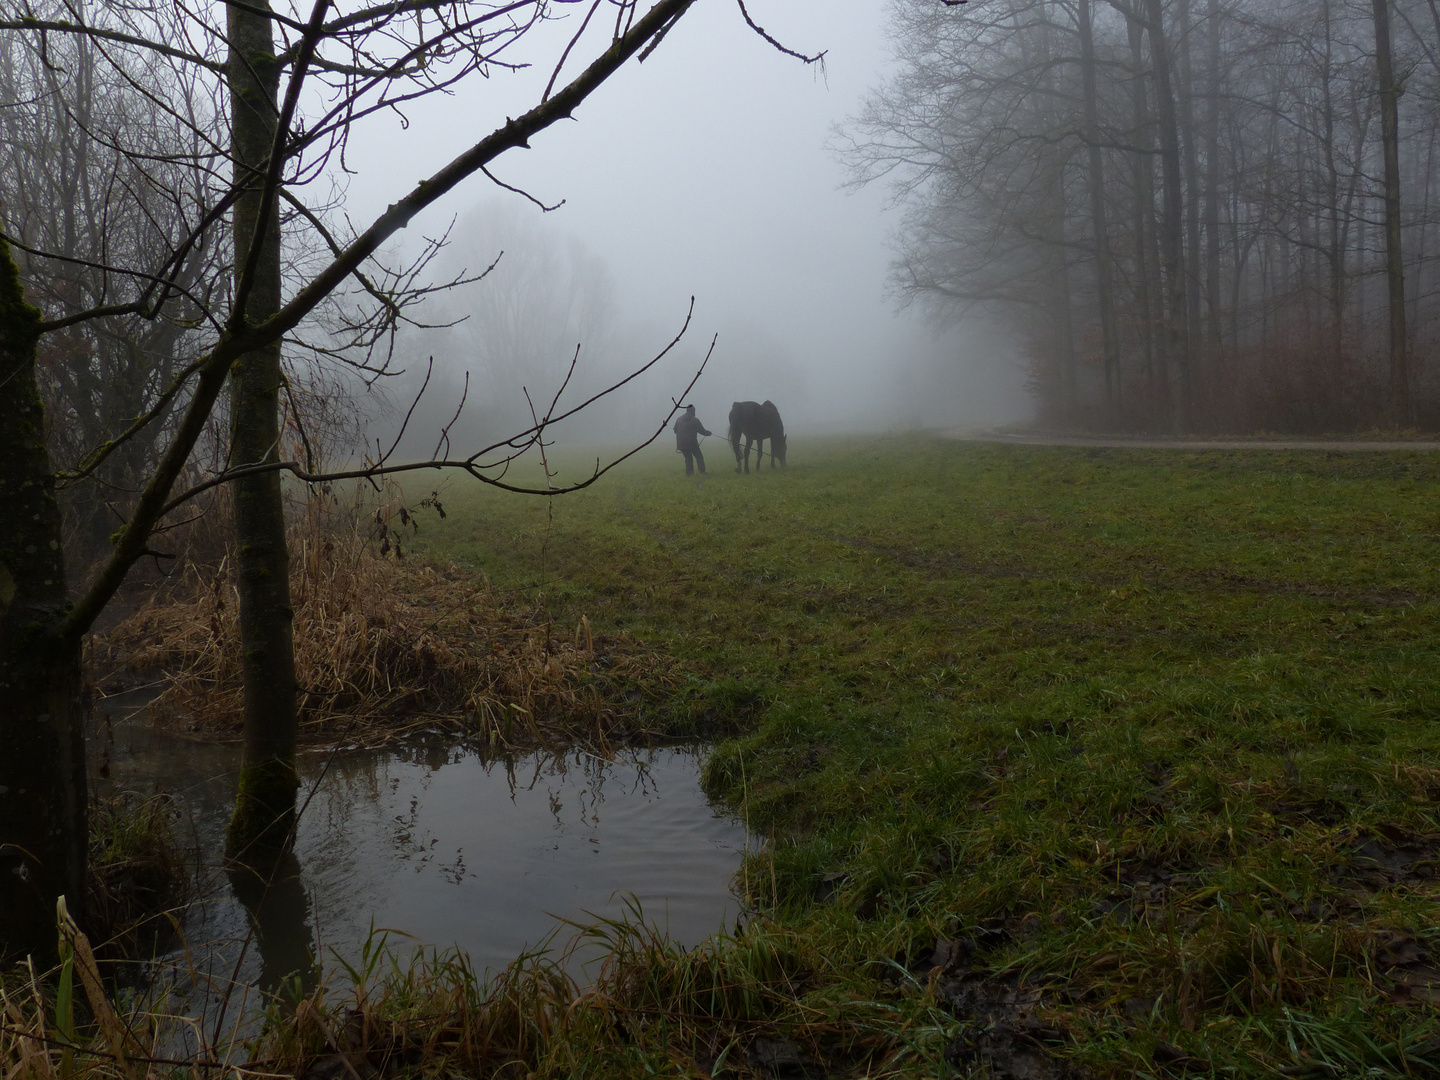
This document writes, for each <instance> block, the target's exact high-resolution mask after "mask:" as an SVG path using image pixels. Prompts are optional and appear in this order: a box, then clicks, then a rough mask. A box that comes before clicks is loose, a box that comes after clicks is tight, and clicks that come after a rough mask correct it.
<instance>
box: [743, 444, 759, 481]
mask: <svg viewBox="0 0 1440 1080" xmlns="http://www.w3.org/2000/svg"><path fill="white" fill-rule="evenodd" d="M754 441H755V439H754V438H753V437H752V436H750V435H746V436H745V471H746V472H747V473H748V472H749V471H750V446H751V444H752V443H753V442H754ZM755 460H756V461H757V462H758V461H759V460H760V459H759V458H756V459H755ZM756 468H759V466H758V465H757V466H756Z"/></svg>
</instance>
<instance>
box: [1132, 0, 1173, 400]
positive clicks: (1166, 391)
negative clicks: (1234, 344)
mask: <svg viewBox="0 0 1440 1080" xmlns="http://www.w3.org/2000/svg"><path fill="white" fill-rule="evenodd" d="M1126 28H1127V30H1128V32H1129V36H1130V65H1131V68H1132V74H1131V97H1130V106H1131V117H1132V124H1133V126H1134V129H1135V130H1134V133H1133V134H1132V136H1131V138H1132V140H1133V141H1134V143H1135V144H1136V146H1137V147H1141V149H1140V150H1137V151H1136V153H1134V154H1133V155H1132V169H1131V185H1132V187H1133V195H1134V207H1133V211H1134V218H1135V220H1134V222H1133V224H1132V226H1131V229H1132V231H1133V232H1134V234H1135V307H1136V309H1137V310H1138V311H1139V313H1140V351H1141V355H1142V356H1143V357H1144V367H1145V380H1146V383H1147V385H1148V388H1149V391H1150V398H1151V403H1152V407H1154V408H1156V409H1157V410H1158V411H1159V414H1160V418H1161V420H1162V421H1163V420H1164V419H1165V418H1166V417H1168V416H1169V415H1170V380H1169V377H1168V372H1167V370H1166V367H1165V354H1164V348H1163V346H1162V347H1161V348H1160V349H1159V350H1157V348H1156V341H1155V323H1156V319H1155V302H1156V301H1158V299H1159V297H1158V295H1157V296H1156V297H1155V300H1154V301H1152V299H1151V290H1150V285H1151V283H1152V282H1156V286H1157V288H1156V292H1157V293H1158V281H1156V277H1157V275H1156V274H1155V273H1154V267H1153V265H1152V264H1153V263H1154V260H1153V259H1152V258H1151V257H1150V248H1151V241H1152V239H1153V238H1152V237H1151V235H1150V231H1151V230H1150V228H1149V221H1150V217H1151V214H1152V213H1153V211H1154V205H1155V168H1154V166H1153V165H1152V164H1151V162H1150V154H1149V152H1148V150H1149V141H1150V140H1149V136H1148V133H1147V132H1146V127H1147V113H1148V109H1147V108H1146V106H1145V78H1144V72H1145V54H1144V40H1143V38H1142V36H1141V34H1142V30H1143V26H1142V24H1141V22H1140V20H1139V19H1137V18H1133V17H1131V16H1130V15H1129V14H1128V13H1127V16H1126ZM1157 352H1158V355H1157Z"/></svg>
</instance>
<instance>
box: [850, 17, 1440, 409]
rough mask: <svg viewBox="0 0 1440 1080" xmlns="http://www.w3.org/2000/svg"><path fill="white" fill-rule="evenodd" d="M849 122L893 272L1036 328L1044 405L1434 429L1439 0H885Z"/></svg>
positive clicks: (1438, 390) (901, 280)
mask: <svg viewBox="0 0 1440 1080" xmlns="http://www.w3.org/2000/svg"><path fill="white" fill-rule="evenodd" d="M893 19H894V23H893V36H894V42H895V47H896V53H897V56H898V60H899V64H898V67H897V72H896V74H895V75H894V76H893V77H892V78H891V79H890V80H889V81H888V82H887V83H886V84H884V85H883V86H881V87H880V88H879V89H878V90H876V91H875V92H874V93H873V94H872V95H871V98H870V100H869V101H868V102H867V104H866V107H865V108H864V110H863V112H862V114H861V115H860V116H859V117H858V118H857V119H856V121H855V122H854V123H853V124H852V125H851V127H850V129H849V130H848V132H847V133H846V145H845V147H844V148H843V153H844V154H845V156H846V157H847V159H848V161H849V163H850V165H851V166H852V168H853V169H854V170H855V176H856V178H857V180H858V181H859V182H868V181H871V180H874V179H878V178H881V177H888V178H889V179H891V180H892V181H893V182H895V183H896V184H897V185H898V192H899V196H900V199H901V202H902V204H903V205H904V207H905V210H906V216H905V222H904V226H903V228H902V230H901V233H900V238H899V244H900V253H899V258H898V259H897V261H896V263H895V267H894V273H895V278H896V283H897V285H898V287H899V288H900V289H901V290H902V291H903V292H904V293H906V294H908V295H909V296H911V297H914V298H916V299H918V300H920V301H922V302H924V303H925V304H926V305H928V306H929V307H930V308H931V309H932V310H933V311H934V312H935V313H936V314H937V315H938V316H940V317H942V318H945V319H958V318H961V317H964V316H966V315H968V314H971V313H973V312H975V311H976V310H977V309H980V310H985V311H987V312H988V313H989V314H990V315H991V316H992V317H994V316H996V315H999V316H1001V317H1003V318H1005V319H1007V320H1009V321H1010V322H1011V323H1012V325H1013V326H1014V328H1015V330H1016V332H1017V333H1018V334H1019V335H1020V336H1021V340H1022V341H1023V344H1024V355H1025V357H1026V358H1027V361H1028V363H1029V365H1030V375H1031V380H1032V386H1033V389H1034V391H1035V393H1036V395H1037V398H1038V401H1039V403H1040V406H1041V412H1042V415H1043V416H1044V417H1045V418H1046V419H1047V420H1050V421H1052V422H1059V423H1067V424H1070V425H1074V426H1092V427H1094V426H1099V427H1113V428H1122V429H1137V430H1162V431H1163V430H1172V431H1181V430H1185V431H1207V430H1208V431H1236V430H1256V429H1272V430H1289V431H1342V430H1353V429H1363V428H1372V427H1411V426H1423V427H1426V428H1435V427H1440V377H1437V373H1436V372H1435V371H1434V366H1433V365H1432V364H1429V363H1427V360H1428V358H1429V357H1430V356H1431V355H1432V354H1433V353H1434V351H1435V344H1436V340H1437V337H1440V299H1437V286H1440V276H1437V274H1440V271H1437V267H1436V254H1437V251H1440V215H1437V212H1436V204H1437V201H1440V191H1437V190H1434V185H1433V184H1432V182H1431V178H1432V176H1433V174H1434V171H1435V168H1434V166H1435V154H1436V137H1437V130H1440V0H1244V2H1239V0H1109V2H1108V3H1098V2H1092V0H971V2H970V3H968V4H964V5H963V6H962V5H959V4H950V3H939V2H937V0H896V2H895V4H894V7H893Z"/></svg>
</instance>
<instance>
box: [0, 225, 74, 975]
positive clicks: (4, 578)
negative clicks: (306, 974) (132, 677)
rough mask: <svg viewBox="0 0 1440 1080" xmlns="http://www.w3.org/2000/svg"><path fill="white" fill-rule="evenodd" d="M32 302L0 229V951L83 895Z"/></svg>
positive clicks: (43, 942)
mask: <svg viewBox="0 0 1440 1080" xmlns="http://www.w3.org/2000/svg"><path fill="white" fill-rule="evenodd" d="M39 323H40V313H39V312H38V311H37V310H36V309H35V308H33V307H31V306H30V305H29V304H27V303H26V302H25V298H24V293H23V290H22V289H21V286H20V277H19V273H18V271H17V270H16V268H15V262H14V260H13V259H12V258H11V255H10V246H9V244H8V243H7V242H6V241H5V240H4V239H3V238H0V386H3V387H4V392H3V393H0V504H3V505H4V507H5V513H4V516H3V521H4V525H3V526H0V912H3V913H4V916H3V918H0V959H6V960H9V959H15V958H18V957H23V956H24V955H26V954H27V953H28V954H31V955H34V956H35V957H36V959H37V961H40V962H42V963H48V961H49V960H50V958H51V957H52V956H53V954H54V951H55V945H56V931H55V899H56V897H58V896H62V895H63V896H64V897H65V898H66V902H67V905H68V907H69V909H70V911H71V913H72V914H75V915H77V916H80V915H82V914H83V909H84V904H85V854H86V831H85V809H86V807H85V728H84V720H85V699H84V693H83V683H82V680H81V668H80V644H79V640H78V638H72V637H67V636H64V635H62V634H61V633H60V632H59V629H60V620H61V618H62V617H63V615H64V614H65V611H66V608H67V606H68V598H67V595H66V587H65V565H64V560H63V558H62V555H61V551H60V531H61V530H60V508H59V504H58V503H57V502H56V500H55V484H54V477H53V475H52V473H51V471H50V455H49V452H48V451H47V449H46V446H45V424H44V410H43V408H42V406H41V404H40V393H39V389H38V388H37V386H36V382H35V345H36V342H37V341H38V339H39Z"/></svg>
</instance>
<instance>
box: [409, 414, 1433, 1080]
mask: <svg viewBox="0 0 1440 1080" xmlns="http://www.w3.org/2000/svg"><path fill="white" fill-rule="evenodd" d="M797 449H798V447H797ZM712 457H714V458H718V457H719V455H712ZM721 464H722V463H721V462H720V461H719V460H716V461H712V469H717V468H719V467H721ZM1437 481H1440V458H1437V457H1435V456H1431V455H1426V454H1424V453H1418V452H1417V453H1358V452H1357V453H1328V452H1291V453H1284V452H1272V451H1266V452H1260V451H1256V452H1239V451H1206V452H1177V451H1147V450H1129V449H1126V450H1108V449H1085V448H1042V447H995V446H983V445H969V444H955V443H946V442H942V441H939V440H933V439H924V438H890V439H869V440H858V439H857V440H848V441H831V442H827V443H820V444H810V445H807V446H806V448H805V451H804V453H799V454H796V455H795V460H794V461H793V462H792V465H791V468H790V469H789V470H788V471H785V472H780V471H775V472H772V471H771V470H769V469H766V470H765V471H764V472H763V473H762V474H761V475H759V476H749V477H742V476H735V475H733V474H732V473H730V472H729V470H728V468H726V469H725V471H724V472H723V473H718V474H715V473H712V475H711V477H710V478H708V479H707V481H706V482H705V484H704V485H703V486H700V485H698V484H696V483H694V482H690V481H686V480H685V479H684V478H683V477H682V476H681V475H679V470H678V469H677V468H676V467H675V465H674V463H673V462H672V461H671V460H669V456H668V455H667V456H664V457H661V456H659V455H657V456H655V457H654V458H652V459H649V460H648V461H644V462H641V463H639V464H637V465H636V466H635V467H634V468H632V469H629V470H627V471H626V472H624V473H623V474H621V475H620V476H618V477H616V478H615V479H614V480H613V481H612V482H610V483H608V484H605V485H602V486H601V487H599V488H598V489H597V490H595V491H592V492H588V493H585V494H582V495H580V496H571V497H567V498H566V499H563V500H557V502H556V504H555V505H554V507H553V508H547V507H545V506H542V505H539V504H537V503H534V502H528V501H524V500H515V499H510V498H505V497H499V496H494V495H492V494H491V493H489V492H485V491H478V490H474V491H472V490H468V489H466V490H452V491H450V492H449V493H448V494H447V504H446V505H447V507H449V509H450V519H449V520H448V521H447V522H446V524H445V526H444V527H443V528H432V529H429V530H428V531H427V532H426V533H423V534H422V536H421V539H422V540H424V541H425V543H426V545H427V547H426V551H428V552H429V553H430V554H433V555H438V556H443V557H445V558H448V559H454V560H456V561H457V562H459V563H460V564H461V565H462V566H466V567H468V568H470V569H473V570H476V571H480V572H483V573H484V574H485V575H487V576H488V577H489V578H490V580H491V581H493V582H494V583H495V584H496V586H497V587H501V588H505V589H509V588H528V589H533V590H536V591H538V592H543V594H544V596H545V599H546V603H547V605H548V607H549V610H551V611H552V612H553V613H555V617H556V618H557V620H560V619H563V620H566V621H575V620H578V619H579V617H580V616H581V615H584V616H586V617H587V618H588V619H589V620H590V623H591V624H592V625H593V626H595V627H597V628H599V629H604V630H606V631H615V630H624V631H626V632H628V633H630V634H633V635H634V636H635V637H637V638H638V639H640V640H643V641H645V642H647V643H649V644H650V645H652V646H653V647H655V648H656V649H659V650H661V651H663V652H665V653H667V654H669V655H673V656H676V657H677V658H679V659H680V661H681V662H682V664H684V665H685V667H686V668H687V670H688V671H690V672H691V675H690V681H689V684H688V687H687V690H686V693H687V694H688V697H687V699H686V700H688V701H689V703H690V705H689V708H690V709H691V710H692V712H693V713H694V715H696V716H698V717H700V718H702V719H703V718H704V717H706V716H711V717H717V718H721V719H723V718H725V717H729V716H733V715H735V713H736V712H737V710H741V711H743V710H749V712H750V715H751V721H750V726H749V730H748V731H746V732H745V733H744V734H742V735H739V736H737V737H735V738H732V739H730V740H728V741H726V742H723V743H721V744H720V745H719V746H718V747H717V748H716V750H715V752H714V754H713V755H712V758H711V760H710V763H709V766H708V770H707V783H708V785H709V787H710V789H711V791H712V792H713V793H714V794H715V795H717V796H719V797H720V798H723V799H725V800H728V801H729V802H730V803H731V804H732V805H734V806H735V807H737V808H739V809H742V810H743V812H744V813H745V815H746V816H747V819H748V820H749V822H750V824H751V827H752V828H755V829H757V830H759V831H762V832H766V833H770V834H772V835H773V836H774V837H775V839H776V843H775V845H774V847H773V848H772V849H771V854H770V855H768V856H766V857H765V860H766V861H764V863H763V864H762V862H761V861H755V862H752V864H751V866H750V867H749V868H748V870H747V874H746V882H747V885H746V888H747V891H748V899H749V901H750V903H751V904H752V905H754V906H755V907H756V908H757V910H759V911H761V912H763V913H764V915H765V919H766V924H767V925H771V926H775V927H780V928H783V930H784V932H785V933H786V934H790V935H794V937H795V940H797V941H800V942H803V943H804V947H805V949H806V950H810V951H811V953H812V954H813V955H815V956H823V957H824V963H823V964H821V965H818V966H817V967H815V968H814V969H810V970H808V971H807V974H806V976H805V980H807V985H811V986H828V987H831V988H832V989H833V988H844V993H848V994H850V995H852V996H853V997H854V998H855V999H856V1000H866V1001H886V1002H890V1003H891V1005H892V1006H893V1007H894V1009H895V1010H896V1012H895V1014H894V1015H895V1018H894V1024H895V1031H894V1032H893V1035H894V1038H895V1039H896V1040H898V1041H897V1043H896V1044H895V1045H896V1046H899V1045H900V1044H901V1043H904V1042H905V1037H904V1036H903V1034H902V1033H903V1032H904V1031H906V1030H911V1029H914V1030H921V1029H923V1030H926V1031H929V1032H930V1034H929V1035H927V1036H926V1037H925V1038H924V1039H922V1040H920V1042H919V1043H914V1042H913V1040H912V1042H911V1043H909V1044H906V1045H911V1047H912V1049H911V1051H910V1054H909V1056H908V1058H906V1060H908V1061H909V1062H910V1063H911V1064H910V1065H909V1066H906V1068H913V1069H914V1070H915V1071H916V1072H917V1073H918V1074H924V1073H926V1072H930V1073H933V1072H935V1071H936V1070H939V1071H942V1072H943V1071H944V1070H945V1069H946V1068H954V1069H959V1070H961V1071H965V1070H970V1069H981V1070H983V1069H987V1068H988V1069H990V1070H992V1071H993V1072H994V1074H995V1075H1007V1074H1008V1075H1025V1072H1024V1070H1025V1069H1035V1070H1040V1071H1039V1072H1035V1073H1034V1074H1035V1075H1063V1074H1065V1072H1066V1071H1067V1070H1072V1069H1078V1068H1080V1067H1084V1068H1086V1069H1088V1070H1090V1071H1091V1072H1092V1073H1094V1074H1096V1075H1131V1074H1134V1073H1136V1072H1149V1073H1164V1072H1167V1071H1169V1072H1179V1071H1189V1072H1192V1073H1201V1074H1204V1073H1213V1074H1216V1075H1220V1074H1225V1075H1249V1074H1255V1075H1263V1074H1273V1072H1274V1070H1276V1069H1286V1070H1289V1071H1290V1072H1291V1073H1294V1074H1306V1073H1308V1074H1311V1075H1316V1076H1324V1075H1350V1074H1358V1073H1360V1072H1365V1071H1370V1072H1372V1073H1374V1072H1379V1073H1395V1074H1406V1073H1407V1072H1408V1073H1413V1074H1416V1075H1421V1074H1427V1073H1426V1070H1429V1073H1428V1074H1429V1075H1434V1074H1436V1070H1437V1064H1436V1063H1437V1062H1440V1041H1437V1036H1440V1027H1437V1025H1436V1016H1435V1003H1436V1002H1440V931H1437V930H1436V929H1435V927H1436V918H1435V916H1436V911H1437V909H1436V906H1435V900H1436V897H1437V886H1440V881H1437V874H1440V869H1437V858H1436V857H1437V852H1440V821H1437V818H1436V801H1435V800H1436V799H1437V798H1440V724H1437V723H1436V720H1437V717H1440V657H1437V647H1440V638H1437V635H1436V632H1435V627H1436V622H1435V619H1436V614H1437V603H1436V596H1437V590H1436V586H1437V576H1440V563H1437V558H1436V556H1437V548H1440V484H1437ZM834 992H837V993H839V992H841V991H840V990H835V991H834ZM926 1009H931V1010H935V1011H936V1015H939V1016H942V1017H944V1018H946V1019H945V1020H944V1021H943V1022H936V1023H930V1024H928V1025H927V1023H926V1022H922V1021H921V1020H920V1019H917V1018H918V1017H920V1016H921V1015H922V1014H923V1013H924V1011H925V1010H926ZM777 1015H778V1014H777ZM787 1015H789V1017H790V1019H789V1020H788V1021H785V1022H784V1023H781V1027H782V1028H783V1027H784V1026H785V1023H790V1024H792V1025H798V1026H795V1030H797V1031H798V1030H801V1029H803V1024H802V1023H800V1020H801V1018H803V1016H804V1015H805V1014H804V1012H803V1010H801V1011H792V1012H791V1013H789V1014H787ZM832 1049H833V1050H834V1054H833V1058H834V1060H833V1062H832V1064H833V1065H836V1066H837V1067H838V1063H840V1062H842V1061H843V1060H844V1059H845V1054H844V1052H843V1048H841V1047H839V1045H838V1044H836V1046H835V1047H833V1048H832ZM892 1049H893V1048H892ZM829 1052H830V1051H829V1050H827V1048H826V1046H823V1045H818V1044H817V1045H816V1046H814V1047H813V1048H811V1049H808V1050H806V1051H805V1053H806V1054H810V1055H811V1059H807V1060H812V1059H813V1061H815V1062H823V1061H826V1060H830V1059H829V1058H828V1057H827V1054H829ZM903 1056H904V1055H902V1057H903ZM751 1058H752V1059H755V1060H758V1061H759V1062H760V1065H759V1066H756V1067H762V1066H764V1064H765V1062H764V1054H763V1053H761V1054H760V1055H759V1057H758V1058H756V1056H755V1055H754V1054H752V1055H751ZM884 1060H887V1061H888V1060H891V1059H890V1058H889V1057H885V1058H884ZM771 1064H775V1063H774V1062H772V1063H771ZM895 1064H896V1065H897V1066H898V1065H899V1064H900V1062H899V1060H898V1059H896V1060H895ZM785 1067H786V1068H801V1067H802V1066H801V1065H798V1064H795V1063H794V1062H792V1063H791V1064H790V1065H786V1066H785ZM803 1067H804V1068H811V1067H812V1066H811V1065H805V1066H803ZM817 1067H818V1066H817ZM849 1067H853V1065H852V1066H849ZM867 1067H868V1066H867ZM775 1068H776V1069H779V1068H780V1066H779V1065H775ZM762 1071H763V1068H762ZM772 1071H775V1070H774V1069H772ZM781 1071H783V1070H781Z"/></svg>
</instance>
